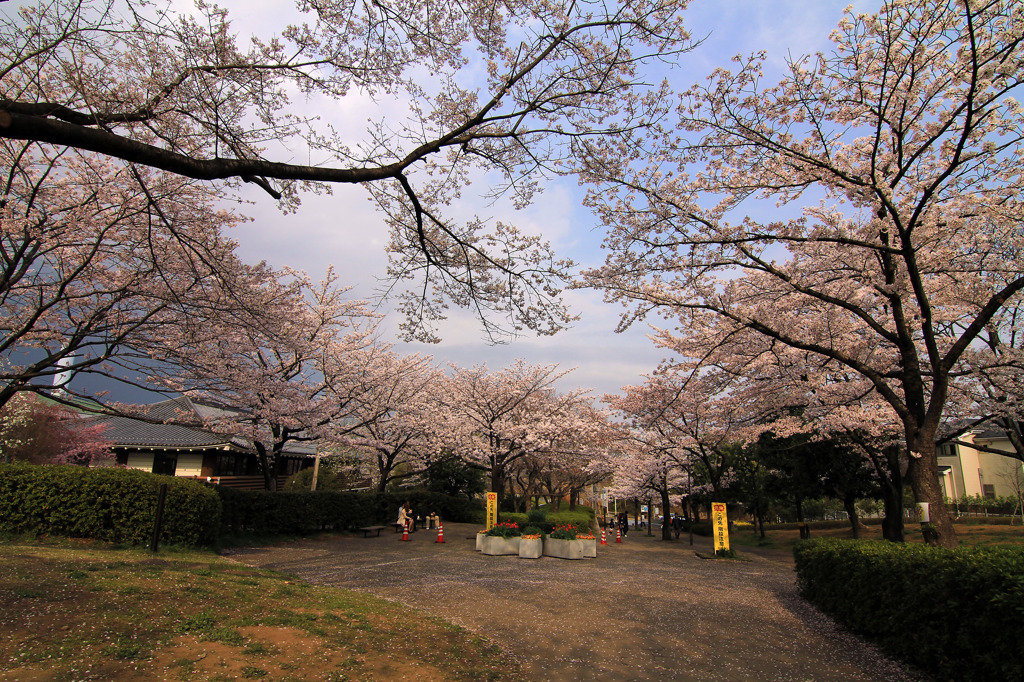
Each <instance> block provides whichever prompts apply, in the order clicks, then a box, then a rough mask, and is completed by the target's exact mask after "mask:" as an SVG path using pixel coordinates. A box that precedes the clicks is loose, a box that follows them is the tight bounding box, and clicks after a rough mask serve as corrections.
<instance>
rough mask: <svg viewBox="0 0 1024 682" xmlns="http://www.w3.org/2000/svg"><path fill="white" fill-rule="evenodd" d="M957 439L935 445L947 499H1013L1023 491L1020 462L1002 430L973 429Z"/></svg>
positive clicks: (992, 428) (940, 476)
mask: <svg viewBox="0 0 1024 682" xmlns="http://www.w3.org/2000/svg"><path fill="white" fill-rule="evenodd" d="M957 440H958V441H959V442H957V443H943V444H942V445H940V446H939V452H938V460H939V479H940V482H941V483H942V488H943V493H944V495H945V496H946V497H947V498H950V499H954V500H957V499H960V498H962V497H965V496H966V497H974V496H979V497H987V498H995V497H1016V496H1017V494H1018V492H1019V491H1020V490H1021V489H1022V488H1024V462H1021V460H1019V459H1017V458H1016V457H1014V456H1013V454H1012V453H1013V445H1011V443H1010V439H1009V438H1008V437H1007V435H1006V433H1005V432H1004V431H1002V430H1001V429H998V428H996V427H986V428H979V429H973V430H971V431H968V432H967V433H965V434H963V435H962V436H960V437H959V438H958V439H957ZM968 444H970V445H968ZM972 445H976V446H978V448H975V447H972ZM980 448H991V449H994V450H1000V451H1003V452H1006V453H1009V454H1008V455H999V454H996V453H994V452H986V451H985V450H982V449H980Z"/></svg>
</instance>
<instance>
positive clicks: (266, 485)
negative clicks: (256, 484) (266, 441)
mask: <svg viewBox="0 0 1024 682" xmlns="http://www.w3.org/2000/svg"><path fill="white" fill-rule="evenodd" d="M253 446H254V447H255V448H256V454H257V455H259V458H260V470H261V471H262V472H263V489H264V490H273V489H274V483H275V480H274V479H275V477H276V474H277V472H276V471H273V472H272V471H271V469H272V468H273V467H272V465H271V463H270V458H269V457H268V456H267V448H266V446H265V445H263V443H260V442H259V441H256V442H254V443H253Z"/></svg>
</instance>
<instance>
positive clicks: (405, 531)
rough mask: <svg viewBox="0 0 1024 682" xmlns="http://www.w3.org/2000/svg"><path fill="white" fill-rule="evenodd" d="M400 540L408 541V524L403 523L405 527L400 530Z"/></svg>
mask: <svg viewBox="0 0 1024 682" xmlns="http://www.w3.org/2000/svg"><path fill="white" fill-rule="evenodd" d="M402 539H403V540H405V541H406V542H408V540H409V522H408V521H406V522H405V526H404V527H403V528H402Z"/></svg>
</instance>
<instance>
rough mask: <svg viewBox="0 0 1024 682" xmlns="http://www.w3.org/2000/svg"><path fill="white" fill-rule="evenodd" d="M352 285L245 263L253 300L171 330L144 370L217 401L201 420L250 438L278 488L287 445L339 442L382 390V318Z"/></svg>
mask: <svg viewBox="0 0 1024 682" xmlns="http://www.w3.org/2000/svg"><path fill="white" fill-rule="evenodd" d="M347 291H348V290H347V289H346V288H343V287H340V286H338V284H337V276H336V275H335V274H334V272H333V270H328V272H327V274H326V276H325V278H324V279H323V280H322V281H320V282H319V283H314V282H312V281H311V280H310V279H309V278H308V277H307V276H306V275H304V274H302V273H296V272H283V273H278V272H275V271H273V270H270V269H269V268H267V267H266V266H263V265H261V266H257V267H251V268H250V267H247V268H243V269H242V270H241V271H239V272H238V273H236V278H235V280H234V289H233V292H232V295H233V296H234V297H235V298H237V299H241V300H244V301H245V306H244V307H241V308H224V309H222V308H221V307H219V306H217V305H213V306H211V307H210V308H209V309H208V310H207V311H206V312H207V314H206V315H203V316H200V315H195V316H193V317H192V318H190V319H189V320H187V321H186V322H185V323H183V324H180V325H177V326H175V327H174V328H173V329H171V330H168V333H167V334H166V335H165V337H164V339H163V342H162V343H161V344H160V345H159V346H156V347H154V348H152V349H151V350H150V355H149V357H147V358H142V360H144V362H142V363H140V365H139V370H140V371H141V372H143V373H146V374H147V375H148V378H149V380H150V381H151V382H152V383H153V384H154V385H155V386H158V387H160V388H161V389H163V390H167V391H174V392H178V393H184V394H185V395H187V396H189V397H190V398H193V399H195V400H196V401H198V402H199V403H200V404H205V405H208V406H210V407H211V408H214V409H207V410H204V411H203V423H202V424H200V426H202V427H204V428H208V429H211V430H213V431H216V432H222V433H228V434H231V435H236V436H239V437H241V438H243V439H245V440H246V441H247V442H249V443H251V444H252V445H253V447H254V448H255V449H256V451H257V453H258V455H259V458H260V465H261V466H260V468H261V469H262V472H263V476H264V482H265V484H266V486H267V489H275V488H276V479H277V475H278V473H279V468H280V462H281V459H282V457H283V456H284V454H285V447H286V446H287V445H288V444H290V443H291V444H295V443H304V442H311V441H316V440H318V439H320V438H321V437H323V436H324V435H325V433H326V432H327V431H328V429H329V431H330V433H331V435H332V437H333V438H334V439H337V438H338V437H339V436H340V435H341V434H343V433H345V432H348V431H354V430H355V429H356V428H357V427H358V426H359V425H360V424H361V423H362V419H366V418H369V417H366V416H364V417H362V419H360V418H354V417H355V415H356V408H357V407H361V406H362V401H363V400H364V399H365V397H366V396H368V395H370V394H371V392H372V391H373V390H375V389H376V387H377V381H378V378H379V375H378V373H377V371H376V368H377V364H378V359H379V358H378V356H379V355H380V352H381V351H380V349H378V348H377V347H375V345H374V343H373V338H372V334H373V324H374V323H375V321H376V318H375V316H373V315H372V314H371V313H370V312H369V310H368V309H367V308H366V307H365V305H364V304H363V303H362V302H361V301H350V300H347V299H346V298H345V294H346V292H347ZM153 361H156V364H154V363H153ZM187 416H188V417H191V415H187Z"/></svg>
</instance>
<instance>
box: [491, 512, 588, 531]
mask: <svg viewBox="0 0 1024 682" xmlns="http://www.w3.org/2000/svg"><path fill="white" fill-rule="evenodd" d="M545 519H546V520H544V521H534V520H533V519H531V518H530V515H529V514H519V513H515V514H502V515H501V520H502V521H515V522H516V523H518V524H519V525H520V526H525V525H527V524H529V525H531V526H537V527H538V528H540V529H541V530H543V531H544V533H545V534H550V533H551V531H552V530H554V528H555V526H559V525H570V526H573V527H575V528H576V529H577V531H578V532H580V533H589V532H590V519H591V516H590V514H589V513H588V512H586V511H571V512H569V511H564V512H548V513H547V514H546V515H545Z"/></svg>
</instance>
